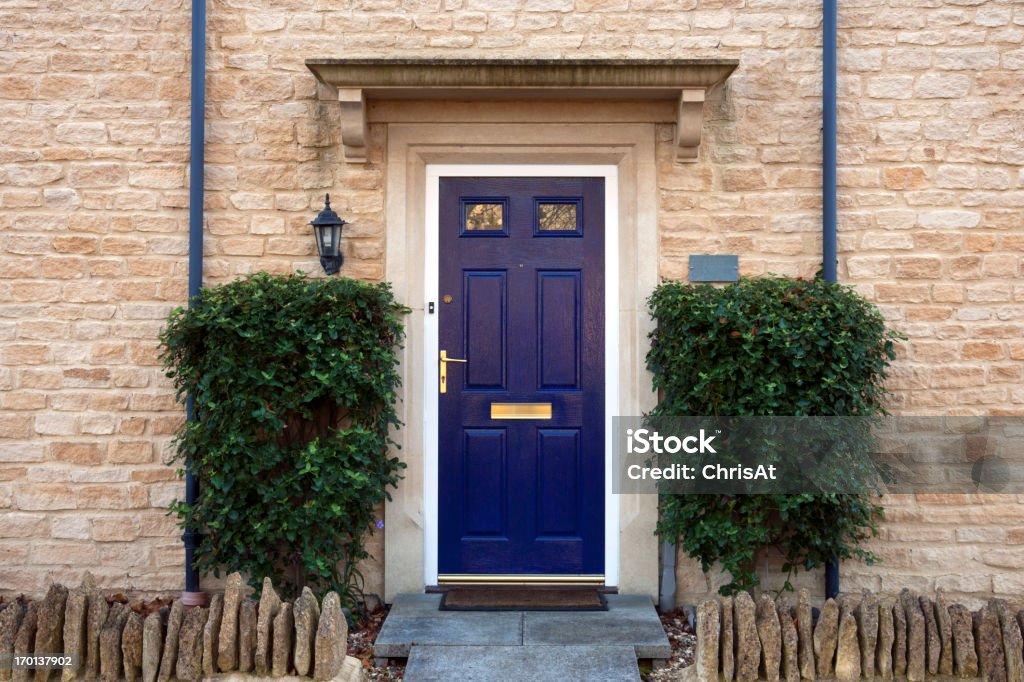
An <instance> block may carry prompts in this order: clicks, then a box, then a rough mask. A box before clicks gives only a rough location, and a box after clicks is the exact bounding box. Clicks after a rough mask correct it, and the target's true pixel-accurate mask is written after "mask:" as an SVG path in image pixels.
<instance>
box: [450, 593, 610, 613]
mask: <svg viewBox="0 0 1024 682" xmlns="http://www.w3.org/2000/svg"><path fill="white" fill-rule="evenodd" d="M607 610H608V602H607V601H605V598H604V595H603V594H601V593H600V592H598V591H597V590H592V589H550V588H537V587H531V588H528V587H524V588H521V589H520V588H514V589H513V588H498V589H489V588H482V587H467V588H452V589H450V590H448V591H447V592H445V593H444V596H443V597H442V598H441V611H607Z"/></svg>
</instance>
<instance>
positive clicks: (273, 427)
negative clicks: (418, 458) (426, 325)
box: [161, 273, 407, 605]
mask: <svg viewBox="0 0 1024 682" xmlns="http://www.w3.org/2000/svg"><path fill="white" fill-rule="evenodd" d="M405 312H407V311H406V309H405V308H404V307H402V306H401V305H399V304H398V303H396V302H395V300H394V297H393V296H392V293H391V291H390V289H389V287H388V286H387V285H384V284H380V285H374V284H367V283H364V282H359V281H356V280H351V279H345V278H330V279H306V278H304V277H302V276H301V275H295V276H272V275H268V274H266V273H260V274H257V275H253V276H251V277H249V278H247V279H243V280H239V281H235V282H232V283H229V284H225V285H223V286H218V287H214V288H210V289H204V290H203V291H202V293H201V294H200V296H198V297H197V298H196V299H195V300H194V301H193V302H192V305H191V306H190V307H189V308H179V309H177V310H175V311H173V312H172V313H171V315H170V317H169V319H168V323H167V327H166V329H164V331H163V332H162V334H161V343H162V346H163V354H162V360H163V363H164V366H165V369H166V373H167V375H168V376H169V377H171V378H172V379H173V380H174V384H175V387H176V388H177V391H178V397H179V398H184V397H185V396H186V395H188V396H191V397H192V398H193V400H194V410H195V412H194V413H195V419H194V420H193V421H191V422H189V423H186V424H185V425H183V427H182V428H181V430H180V432H179V433H178V436H177V456H178V458H179V461H181V462H185V461H190V462H191V466H192V470H193V472H194V473H195V474H196V475H197V476H198V477H199V481H200V493H199V496H198V499H197V500H196V501H195V503H194V504H193V505H189V504H186V503H185V502H182V501H178V502H176V503H175V504H174V505H173V510H174V511H175V512H176V513H177V515H178V517H179V519H180V520H181V521H182V523H185V522H189V523H191V524H193V525H194V526H195V527H198V528H199V529H201V530H202V540H201V542H200V544H199V546H198V548H197V555H198V558H197V566H198V567H199V568H200V569H201V570H203V571H204V572H213V573H215V574H219V571H220V570H222V569H225V570H228V571H232V570H240V571H243V572H245V573H247V574H248V575H249V577H250V581H251V582H252V583H253V585H254V586H258V584H259V582H260V581H261V580H262V579H263V577H265V576H270V577H272V578H273V579H274V583H275V584H277V585H281V586H283V588H284V589H285V591H286V592H289V593H295V592H297V591H299V590H301V589H302V587H303V586H304V585H306V584H309V585H310V586H311V587H314V588H316V589H318V590H320V591H324V590H327V589H333V590H336V591H338V592H339V593H340V594H342V595H343V599H347V601H348V602H349V604H350V605H351V604H353V603H354V602H355V600H356V599H357V597H358V596H359V587H360V577H361V576H360V575H359V573H358V569H357V565H358V563H359V561H360V560H362V559H365V558H366V557H367V556H368V553H367V551H366V548H365V544H364V536H365V535H366V534H367V533H371V532H372V531H373V529H374V526H375V524H376V522H377V519H376V517H375V511H374V510H375V507H376V506H377V505H378V504H379V503H380V502H382V501H383V500H384V499H385V498H387V497H389V493H388V490H389V488H391V487H393V486H395V485H396V484H397V481H398V477H399V474H400V470H401V468H402V467H403V466H404V464H402V463H401V462H400V461H399V459H398V458H396V457H394V456H392V455H391V454H390V446H391V445H392V442H391V440H390V438H389V431H390V429H392V428H396V427H398V426H399V423H398V418H397V416H396V413H395V408H394V404H395V401H396V399H397V389H398V385H399V375H398V372H397V364H398V360H397V357H396V350H397V348H398V346H399V344H400V343H401V341H402V338H403V327H402V322H401V317H402V315H403V314H404V313H405Z"/></svg>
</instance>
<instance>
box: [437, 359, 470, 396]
mask: <svg viewBox="0 0 1024 682" xmlns="http://www.w3.org/2000/svg"><path fill="white" fill-rule="evenodd" d="M440 360H441V362H440V366H439V368H438V386H439V387H440V393H447V392H448V363H449V362H461V363H462V364H466V363H468V362H469V360H462V359H460V358H450V357H448V351H446V350H442V351H441V353H440Z"/></svg>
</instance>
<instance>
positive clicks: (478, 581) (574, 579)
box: [437, 574, 604, 585]
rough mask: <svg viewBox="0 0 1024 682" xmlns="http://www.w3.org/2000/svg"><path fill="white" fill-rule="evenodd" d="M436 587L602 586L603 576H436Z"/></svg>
mask: <svg viewBox="0 0 1024 682" xmlns="http://www.w3.org/2000/svg"><path fill="white" fill-rule="evenodd" d="M437 584H438V585H604V576H603V575H481V574H453V575H439V576H437Z"/></svg>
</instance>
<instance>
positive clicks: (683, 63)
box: [306, 59, 739, 163]
mask: <svg viewBox="0 0 1024 682" xmlns="http://www.w3.org/2000/svg"><path fill="white" fill-rule="evenodd" d="M738 65H739V60H737V59H664V60H649V59H613V60H605V59H490V60H478V59H307V60H306V66H307V67H309V69H310V71H312V72H313V74H314V75H315V76H316V77H317V80H319V81H320V82H322V83H325V84H326V85H329V86H331V87H333V88H335V89H336V90H337V92H338V101H339V102H340V103H341V139H342V146H343V147H344V150H345V159H346V160H347V161H348V162H350V163H365V161H366V139H367V136H366V101H367V99H374V98H376V99H458V100H492V101H493V100H508V99H519V100H536V99H561V100H620V101H621V100H631V99H657V100H675V101H677V102H678V104H679V107H678V115H677V120H676V160H677V161H682V162H693V161H696V160H697V151H698V149H699V147H700V140H701V132H702V129H703V122H704V95H705V93H706V92H707V90H709V89H710V88H712V87H714V86H715V85H717V84H719V83H722V82H724V81H725V79H726V78H728V77H729V75H730V74H731V73H732V72H733V71H734V70H735V69H736V67H737V66H738Z"/></svg>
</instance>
